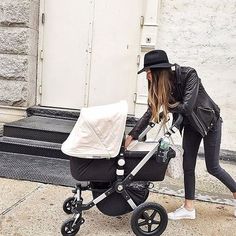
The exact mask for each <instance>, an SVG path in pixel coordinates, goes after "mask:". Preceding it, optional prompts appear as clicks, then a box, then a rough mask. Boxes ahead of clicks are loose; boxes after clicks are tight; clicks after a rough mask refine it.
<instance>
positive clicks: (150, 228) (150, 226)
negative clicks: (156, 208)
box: [148, 225, 152, 233]
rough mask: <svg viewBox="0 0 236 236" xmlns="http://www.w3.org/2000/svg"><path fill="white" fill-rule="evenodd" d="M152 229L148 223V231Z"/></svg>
mask: <svg viewBox="0 0 236 236" xmlns="http://www.w3.org/2000/svg"><path fill="white" fill-rule="evenodd" d="M151 231H152V225H148V233H150V232H151Z"/></svg>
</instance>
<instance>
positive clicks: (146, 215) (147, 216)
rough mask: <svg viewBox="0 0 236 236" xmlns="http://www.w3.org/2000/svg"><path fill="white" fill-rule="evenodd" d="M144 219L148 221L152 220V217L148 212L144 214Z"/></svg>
mask: <svg viewBox="0 0 236 236" xmlns="http://www.w3.org/2000/svg"><path fill="white" fill-rule="evenodd" d="M143 217H144V218H145V220H146V221H148V220H150V217H149V215H148V213H147V212H143Z"/></svg>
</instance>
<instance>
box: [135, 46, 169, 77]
mask: <svg viewBox="0 0 236 236" xmlns="http://www.w3.org/2000/svg"><path fill="white" fill-rule="evenodd" d="M172 66H173V64H170V63H169V60H168V57H167V54H166V52H165V51H163V50H152V51H150V52H148V53H146V54H145V56H144V67H143V69H142V70H140V71H139V72H138V74H140V73H142V72H143V71H145V69H147V68H170V67H172Z"/></svg>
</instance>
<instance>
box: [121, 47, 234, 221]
mask: <svg viewBox="0 0 236 236" xmlns="http://www.w3.org/2000/svg"><path fill="white" fill-rule="evenodd" d="M173 66H174V67H175V70H174V71H172V70H171V67H173ZM144 71H146V73H147V79H148V104H149V107H148V110H147V111H146V113H145V114H144V115H143V116H142V117H141V119H140V120H139V121H138V122H137V124H136V125H135V127H134V128H133V129H132V131H131V132H130V133H129V135H128V136H127V139H126V143H125V145H126V147H127V146H128V145H129V143H130V142H131V141H132V140H133V139H137V138H138V136H139V134H140V133H141V132H142V131H143V130H144V129H145V128H146V127H147V125H148V123H149V121H151V120H154V121H156V122H159V120H160V118H159V113H160V109H162V113H161V114H162V118H163V120H164V122H166V121H167V120H168V112H171V113H173V118H174V120H175V119H176V117H177V116H178V113H181V114H182V115H183V117H184V121H183V123H182V125H181V128H180V131H181V132H182V130H183V129H184V131H183V149H184V161H183V169H184V188H185V201H184V205H183V206H181V207H180V208H178V209H177V210H176V211H174V212H171V213H169V214H168V217H169V219H172V220H177V219H195V218H196V211H195V208H194V198H195V166H196V158H197V154H198V149H199V146H200V142H201V140H202V139H203V143H204V151H205V162H206V166H207V171H208V172H209V173H210V174H212V175H213V176H215V177H216V178H218V179H219V180H220V181H221V182H222V183H223V184H225V185H226V186H227V187H228V188H229V189H230V191H231V192H232V193H233V197H234V198H235V199H236V182H235V181H234V180H233V178H232V177H231V176H230V175H229V174H228V173H227V172H226V171H225V170H224V169H222V168H221V167H220V165H219V151H220V142H221V126H222V119H221V117H220V109H219V107H218V106H217V105H216V104H215V103H214V101H213V100H212V99H211V98H210V97H209V95H208V94H207V93H206V91H205V89H204V87H203V85H202V83H201V80H200V79H199V77H198V75H197V73H196V71H195V70H194V69H193V68H190V67H180V66H178V65H177V64H175V65H172V64H170V63H169V61H168V57H167V55H166V53H165V52H164V51H163V50H153V51H151V52H148V53H147V54H145V57H144V68H143V69H142V70H141V71H139V72H138V73H141V72H144ZM235 201H236V200H235ZM234 215H235V216H236V206H235V210H234Z"/></svg>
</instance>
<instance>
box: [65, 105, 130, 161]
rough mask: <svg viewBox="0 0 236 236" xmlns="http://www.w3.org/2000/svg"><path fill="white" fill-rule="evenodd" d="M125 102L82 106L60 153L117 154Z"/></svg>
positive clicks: (122, 132) (104, 155) (95, 155)
mask: <svg viewBox="0 0 236 236" xmlns="http://www.w3.org/2000/svg"><path fill="white" fill-rule="evenodd" d="M127 112H128V105H127V102H126V101H120V102H119V103H114V104H109V105H104V106H96V107H89V108H82V109H81V112H80V116H79V119H78V120H77V122H76V124H75V126H74V128H73V129H72V131H71V133H70V135H69V137H68V138H67V140H66V141H65V142H64V143H63V144H62V147H61V150H62V152H63V153H65V154H66V155H69V156H73V157H80V158H112V157H116V156H117V155H118V154H119V151H120V147H121V143H122V139H123V136H124V132H125V125H126V117H127Z"/></svg>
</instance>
